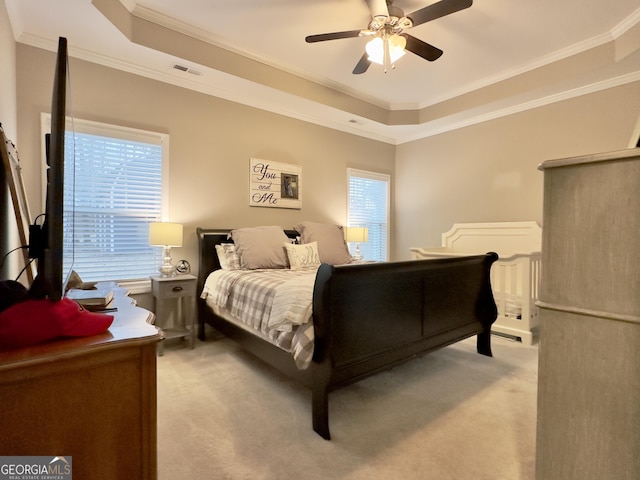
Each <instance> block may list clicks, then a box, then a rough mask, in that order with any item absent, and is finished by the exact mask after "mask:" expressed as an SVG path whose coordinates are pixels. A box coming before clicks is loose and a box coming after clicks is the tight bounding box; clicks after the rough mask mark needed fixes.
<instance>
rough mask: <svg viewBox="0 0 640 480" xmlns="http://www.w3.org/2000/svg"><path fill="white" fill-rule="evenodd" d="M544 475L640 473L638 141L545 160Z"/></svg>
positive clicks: (579, 478) (613, 479) (581, 477)
mask: <svg viewBox="0 0 640 480" xmlns="http://www.w3.org/2000/svg"><path fill="white" fill-rule="evenodd" d="M540 169H541V170H543V171H544V219H543V226H542V231H543V234H542V277H541V288H540V296H539V298H540V301H539V304H538V306H539V307H540V323H541V325H540V365H539V379H538V428H537V461H536V478H537V480H558V479H562V480H604V479H607V480H627V479H628V480H637V479H639V478H640V149H632V150H625V151H620V152H613V153H607V154H598V155H589V156H583V157H577V158H570V159H563V160H553V161H548V162H545V163H543V164H542V165H541V166H540Z"/></svg>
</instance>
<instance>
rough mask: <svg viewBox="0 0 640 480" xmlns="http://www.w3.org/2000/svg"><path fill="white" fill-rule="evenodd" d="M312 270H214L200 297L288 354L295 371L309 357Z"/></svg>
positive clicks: (311, 336) (313, 275)
mask: <svg viewBox="0 0 640 480" xmlns="http://www.w3.org/2000/svg"><path fill="white" fill-rule="evenodd" d="M315 277H316V270H289V269H264V270H216V271H214V272H212V273H211V274H210V275H209V276H208V277H207V280H206V282H205V285H204V288H203V291H202V294H201V298H203V299H205V300H206V302H207V303H208V304H212V305H216V306H218V307H220V308H223V309H224V310H225V311H227V312H228V313H230V314H231V315H232V316H233V317H234V318H236V319H238V320H239V321H241V322H242V323H244V324H245V325H247V326H249V327H251V328H253V329H255V330H257V331H259V332H261V333H262V334H264V335H266V336H267V337H268V338H269V339H271V341H272V342H273V343H274V344H275V345H277V346H278V347H280V348H282V349H284V350H286V351H288V352H290V353H291V354H292V355H293V358H294V360H295V362H296V365H297V366H298V368H301V369H304V368H307V367H308V366H309V364H310V363H311V357H312V356H313V325H312V322H311V302H312V296H313V285H314V282H315Z"/></svg>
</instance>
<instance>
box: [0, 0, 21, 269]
mask: <svg viewBox="0 0 640 480" xmlns="http://www.w3.org/2000/svg"><path fill="white" fill-rule="evenodd" d="M0 65H2V68H0V92H1V93H0V123H1V124H2V128H3V130H4V132H5V135H6V136H7V138H9V139H10V140H12V141H14V142H17V131H18V126H17V124H16V111H17V107H16V68H15V65H16V46H15V42H14V41H13V34H12V31H11V24H10V23H9V16H8V15H7V10H6V8H5V5H4V1H3V0H2V1H0ZM0 178H4V176H3V175H0ZM4 185H7V184H6V183H5V182H4V181H3V182H2V185H0V252H1V253H2V255H4V253H5V252H8V251H9V250H12V249H14V248H16V247H18V246H19V243H20V242H19V239H18V233H17V229H16V223H15V221H13V218H14V212H13V209H12V208H11V207H10V205H11V201H10V196H9V191H8V189H7V188H5V187H4ZM19 259H20V254H19V253H14V254H12V255H10V256H9V257H8V259H7V260H6V261H5V262H4V263H3V265H2V267H0V278H1V279H5V278H12V279H13V278H15V277H16V276H17V274H18V272H19V271H20V269H21V268H22V266H21V265H20V264H19V262H18V260H19Z"/></svg>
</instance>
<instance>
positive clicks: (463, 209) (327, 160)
mask: <svg viewBox="0 0 640 480" xmlns="http://www.w3.org/2000/svg"><path fill="white" fill-rule="evenodd" d="M17 52H18V58H17V65H18V79H19V83H18V112H19V114H18V126H19V131H20V145H19V147H20V152H21V156H22V157H23V160H25V163H27V161H28V162H29V163H28V164H26V165H25V178H26V181H27V188H28V190H29V192H30V201H31V202H32V204H33V205H40V204H41V203H40V202H41V199H40V170H39V164H38V162H39V158H40V150H39V149H40V131H39V115H40V112H42V111H48V109H49V103H50V95H51V94H50V91H51V81H52V74H53V63H54V56H53V54H52V53H51V52H46V51H43V50H40V49H37V48H33V47H29V46H25V45H22V44H18V46H17ZM70 70H71V75H72V92H73V94H72V98H73V107H74V115H75V116H76V117H78V118H85V119H89V120H96V121H103V122H108V123H116V124H124V125H127V126H131V127H136V128H142V129H147V130H155V131H160V132H166V133H169V134H170V136H171V141H170V145H171V151H170V153H171V166H170V186H169V195H170V212H169V214H170V218H171V219H172V220H174V221H178V222H183V223H185V225H186V232H185V242H186V244H185V246H184V247H183V248H182V249H175V251H172V253H173V256H174V258H176V259H178V258H186V259H187V260H189V261H190V262H191V263H192V265H194V264H195V262H196V259H197V249H196V239H195V235H194V234H193V232H194V230H195V227H196V226H209V227H216V226H217V227H238V226H244V225H256V224H278V225H282V226H285V227H287V226H292V225H294V224H295V223H296V222H298V221H301V220H305V219H313V220H317V221H332V222H338V223H343V222H344V221H345V215H346V168H347V167H355V168H362V169H370V170H374V171H379V172H383V173H392V174H393V175H394V181H395V183H394V189H393V191H392V196H393V198H394V204H393V205H392V207H393V209H392V211H393V218H392V228H393V232H392V258H393V259H405V258H408V249H409V247H411V246H419V245H420V246H429V245H438V244H439V243H440V234H441V233H442V232H444V231H446V230H448V229H449V228H450V227H451V225H452V224H453V223H455V222H483V221H514V220H536V221H538V222H540V223H541V222H542V175H541V173H540V172H539V171H538V170H537V165H538V164H539V163H540V162H542V161H544V160H548V159H552V158H560V157H566V156H573V155H578V154H586V153H594V152H602V151H609V150H617V149H623V148H627V147H629V146H631V144H632V141H633V140H632V139H633V138H634V135H635V136H636V137H637V135H638V129H637V126H638V117H639V114H640V83H639V82H636V83H634V84H629V85H625V86H621V87H616V88H612V89H609V90H605V91H602V92H598V93H593V94H589V95H584V96H581V97H577V98H574V99H571V100H566V101H562V102H558V103H555V104H552V105H548V106H545V107H541V108H537V109H534V110H530V111H527V112H523V113H519V114H514V115H511V116H508V117H504V118H500V119H496V120H492V121H489V122H485V123H483V124H479V125H475V126H470V127H466V128H463V129H460V130H457V131H453V132H449V133H445V134H441V135H437V136H433V137H429V138H425V139H422V140H418V141H415V142H411V143H407V144H404V145H400V146H398V147H394V146H392V145H388V144H384V143H380V142H375V141H372V140H368V139H364V138H360V137H357V136H353V135H348V134H345V133H341V132H336V131H333V130H330V129H327V128H324V127H319V126H315V125H311V124H308V123H305V122H301V121H298V120H294V119H290V118H287V117H283V116H280V115H275V114H271V113H268V112H264V111H261V110H257V109H254V108H251V107H246V106H243V105H239V104H236V103H233V102H228V101H225V100H221V99H218V98H214V97H210V96H206V95H203V94H200V93H196V92H192V91H189V90H186V89H181V88H178V87H174V86H170V85H166V84H163V83H161V82H157V81H152V80H148V79H144V78H141V77H138V76H135V75H131V74H127V73H123V72H119V71H116V70H112V69H109V68H105V67H101V66H98V65H95V64H91V63H88V62H84V61H80V60H76V59H71V66H70ZM250 157H259V158H264V159H267V160H272V161H278V162H285V163H292V164H299V165H302V167H303V170H302V171H303V182H304V184H303V209H302V210H280V209H267V208H255V207H254V208H250V207H249V206H248V199H247V196H248V193H247V192H248V164H249V158H250Z"/></svg>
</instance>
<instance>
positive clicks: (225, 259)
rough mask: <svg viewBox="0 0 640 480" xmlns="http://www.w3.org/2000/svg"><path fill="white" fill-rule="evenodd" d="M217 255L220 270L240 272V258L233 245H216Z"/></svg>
mask: <svg viewBox="0 0 640 480" xmlns="http://www.w3.org/2000/svg"><path fill="white" fill-rule="evenodd" d="M216 253H217V254H218V261H219V262H220V268H222V269H223V270H240V258H239V257H238V252H236V246H235V245H234V244H233V243H221V244H218V245H216Z"/></svg>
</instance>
